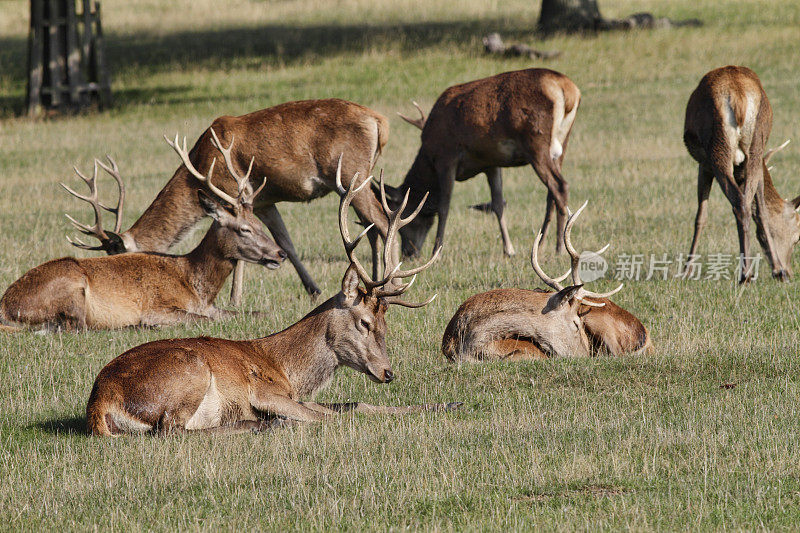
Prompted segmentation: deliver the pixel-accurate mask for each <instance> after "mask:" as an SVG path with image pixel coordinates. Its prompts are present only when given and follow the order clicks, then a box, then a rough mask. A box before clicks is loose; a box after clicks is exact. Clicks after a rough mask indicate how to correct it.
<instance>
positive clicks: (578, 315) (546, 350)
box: [442, 203, 650, 361]
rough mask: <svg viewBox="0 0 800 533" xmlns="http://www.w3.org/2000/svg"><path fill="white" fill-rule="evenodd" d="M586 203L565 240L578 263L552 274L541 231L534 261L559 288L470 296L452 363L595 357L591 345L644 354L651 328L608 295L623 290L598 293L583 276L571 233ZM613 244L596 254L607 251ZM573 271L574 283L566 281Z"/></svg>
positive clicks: (454, 335) (448, 348)
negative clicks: (542, 258) (542, 262)
mask: <svg viewBox="0 0 800 533" xmlns="http://www.w3.org/2000/svg"><path fill="white" fill-rule="evenodd" d="M584 207H586V204H585V203H584V204H583V206H581V208H580V209H578V211H577V212H575V214H573V215H570V217H569V219H568V220H567V223H566V228H565V233H564V242H565V245H566V249H567V252H568V253H569V256H570V259H571V264H572V267H571V268H570V270H569V271H567V273H566V274H564V275H563V276H561V277H559V278H551V277H549V276H548V275H547V274H545V273H544V271H543V270H542V268H541V267H540V266H539V259H538V249H539V244H540V241H541V238H542V232H541V231H540V232H539V234H538V235H537V237H536V240H535V242H534V244H533V250H532V252H531V265H532V266H533V270H534V271H535V272H536V274H537V275H538V276H539V277H540V278H541V279H542V281H544V282H545V283H546V284H547V285H549V286H550V287H552V288H553V289H555V290H556V291H557V292H545V291H541V290H532V291H531V290H525V289H494V290H491V291H488V292H483V293H480V294H476V295H474V296H472V297H470V298H469V299H467V300H466V301H465V302H464V303H463V304H462V305H461V307H459V309H458V311H456V314H455V315H454V316H453V318H452V319H451V320H450V323H449V324H448V325H447V329H446V330H445V332H444V336H443V338H442V352H443V353H444V355H445V357H447V358H448V359H449V360H451V361H486V360H498V359H502V360H509V361H510V360H523V359H546V358H550V357H581V356H589V355H590V353H591V350H590V346H591V347H593V348H594V350H595V351H600V350H604V351H607V352H609V353H612V354H614V355H617V354H622V353H629V352H636V353H638V352H641V351H643V350H645V349H647V348H648V347H649V346H650V337H649V334H648V332H647V329H646V328H645V327H644V326H643V325H642V323H641V322H640V321H639V320H638V319H637V318H636V317H635V316H633V315H632V314H630V313H629V312H627V311H626V310H624V309H622V308H621V307H619V306H618V305H616V304H614V303H613V302H612V301H611V300H609V299H608V297H609V296H611V295H613V294H615V293H616V292H617V291H619V290H620V289H622V285H620V286H619V287H617V288H616V289H614V290H612V291H610V292H607V293H604V294H598V293H594V292H590V291H588V290H586V289H585V288H584V286H583V282H582V281H581V279H580V275H579V270H578V266H579V263H580V254H578V252H577V251H576V250H575V248H574V246H573V245H572V240H571V232H572V226H573V224H574V223H575V220H576V219H577V218H578V216H579V215H580V214H581V211H583V209H584ZM607 248H608V246H606V247H605V248H603V249H602V250H599V251H598V252H596V253H597V254H598V255H599V254H601V253H603V252H604V251H605V250H606V249H607ZM570 273H571V274H572V285H570V286H568V287H564V286H563V285H561V282H562V281H563V280H564V279H566V278H567V276H569V275H570Z"/></svg>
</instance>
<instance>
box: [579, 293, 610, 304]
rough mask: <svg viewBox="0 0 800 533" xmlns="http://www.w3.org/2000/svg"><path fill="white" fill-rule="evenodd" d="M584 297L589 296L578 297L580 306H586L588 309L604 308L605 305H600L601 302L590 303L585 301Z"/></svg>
mask: <svg viewBox="0 0 800 533" xmlns="http://www.w3.org/2000/svg"><path fill="white" fill-rule="evenodd" d="M586 296H589V295H588V294H584V295H583V296H581V297H580V302H581V305H588V306H589V307H605V305H606V304H605V303H602V302H590V301H589V300H587V299H586V298H585V297H586Z"/></svg>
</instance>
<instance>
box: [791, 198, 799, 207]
mask: <svg viewBox="0 0 800 533" xmlns="http://www.w3.org/2000/svg"><path fill="white" fill-rule="evenodd" d="M792 207H794V208H795V209H797V208H798V207H800V196H797V197H796V198H795V199H794V200H792Z"/></svg>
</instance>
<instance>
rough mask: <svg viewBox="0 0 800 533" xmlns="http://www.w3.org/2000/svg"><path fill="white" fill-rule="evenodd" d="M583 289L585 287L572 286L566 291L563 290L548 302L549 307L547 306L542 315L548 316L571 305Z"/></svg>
mask: <svg viewBox="0 0 800 533" xmlns="http://www.w3.org/2000/svg"><path fill="white" fill-rule="evenodd" d="M582 287H583V285H570V286H569V287H567V288H566V289H561V290H560V291H558V292H557V293H555V294H554V295H552V296H551V297H550V298H549V299H548V300H547V305H545V306H544V309H542V313H545V314H547V313H549V312H550V311H555V310H557V309H560V308H561V307H563V306H565V305H571V304H572V303H573V299H574V298H575V295H576V294H577V293H578V291H579V290H581V288H582Z"/></svg>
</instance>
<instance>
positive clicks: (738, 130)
mask: <svg viewBox="0 0 800 533" xmlns="http://www.w3.org/2000/svg"><path fill="white" fill-rule="evenodd" d="M771 130H772V107H771V106H770V104H769V100H768V99H767V95H766V93H765V92H764V88H763V87H762V86H761V81H760V80H759V79H758V76H757V75H756V73H755V72H753V71H752V70H750V69H749V68H746V67H738V66H727V67H722V68H718V69H715V70H712V71H711V72H709V73H708V74H706V75H705V76H703V79H702V80H700V84H699V85H698V86H697V89H695V90H694V92H693V93H692V95H691V96H690V97H689V103H688V105H687V106H686V122H685V126H684V133H683V142H684V144H685V145H686V149H687V150H688V151H689V154H691V156H692V158H694V160H695V161H697V163H698V174H697V203H698V206H697V216H696V218H695V227H694V237H693V238H692V246H691V249H690V250H689V260H688V261H687V263H686V268H687V272H688V271H690V270H691V269H692V268H694V265H693V262H692V259H693V258H694V257H695V252H696V251H697V241H698V239H699V238H700V233H701V232H702V231H703V228H704V227H705V225H706V219H707V216H708V193H709V192H710V191H711V185H712V183H713V182H714V178H716V179H717V182H718V183H719V185H720V187H721V188H722V191H723V192H724V193H725V196H726V197H727V198H728V201H729V202H730V203H731V207H732V208H733V214H734V216H735V217H736V229H737V231H738V233H739V254H740V255H739V257H740V261H739V263H740V269H741V270H740V277H739V281H740V282H742V283H744V282H746V281H749V280H750V279H752V276H753V266H752V265H751V258H750V257H749V248H750V217H751V216H752V217H753V219H754V220H755V223H756V230H757V231H756V236H757V238H758V241H759V243H760V244H761V247H762V248H763V249H764V252H765V253H766V256H767V260H768V261H769V263H770V266H771V267H772V275H773V276H774V277H775V278H777V279H779V280H783V281H786V280H788V279H789V278H790V277H791V275H792V250H793V248H794V246H795V245H796V244H797V242H798V240H800V215H798V214H797V212H796V209H797V208H798V207H800V196H798V197H797V198H795V199H794V200H784V199H783V198H782V197H781V196H780V194H778V191H777V190H776V189H775V186H774V185H773V184H772V177H771V176H770V174H769V169H768V168H767V163H768V161H769V158H770V157H771V156H772V154H774V153H775V152H776V151H777V150H780V149H781V148H783V147H784V146H786V143H784V144H783V145H782V146H780V147H778V148H776V149H773V150H769V151H765V147H766V144H767V140H768V139H769V134H770V131H771ZM787 142H788V141H787ZM754 200H755V202H754ZM753 206H755V211H753Z"/></svg>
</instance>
